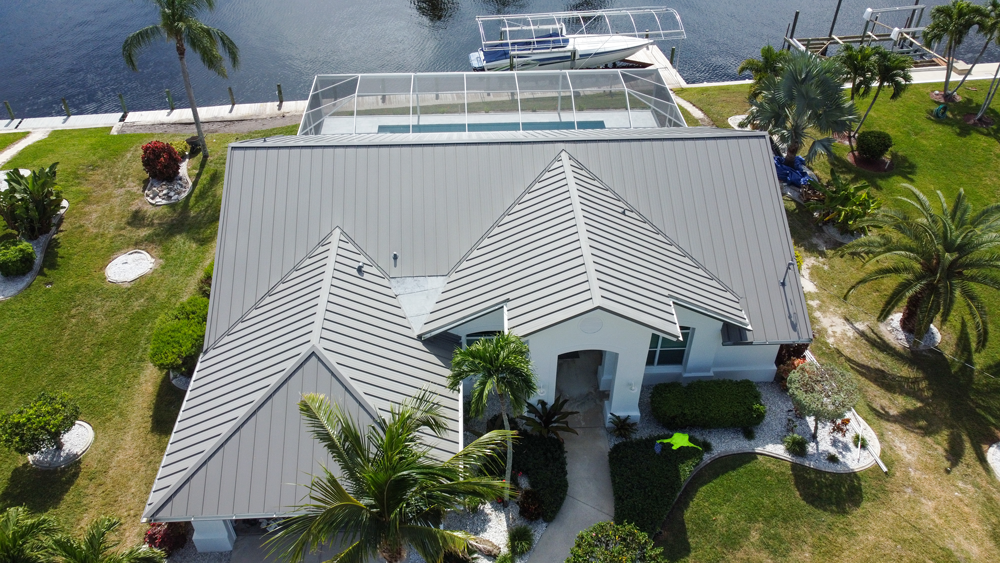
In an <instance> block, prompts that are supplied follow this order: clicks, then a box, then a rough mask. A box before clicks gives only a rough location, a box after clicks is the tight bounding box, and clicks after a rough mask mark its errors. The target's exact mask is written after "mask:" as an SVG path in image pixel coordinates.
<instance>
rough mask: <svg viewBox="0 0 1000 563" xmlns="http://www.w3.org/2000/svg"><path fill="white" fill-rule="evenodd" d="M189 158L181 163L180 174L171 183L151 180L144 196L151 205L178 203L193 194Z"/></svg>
mask: <svg viewBox="0 0 1000 563" xmlns="http://www.w3.org/2000/svg"><path fill="white" fill-rule="evenodd" d="M190 162H191V161H190V159H189V158H185V159H184V160H182V161H181V167H180V173H179V174H178V175H177V177H176V178H174V179H173V180H170V181H161V180H154V179H153V178H150V179H149V184H147V185H146V189H145V191H144V195H145V197H146V201H148V202H149V204H150V205H156V206H159V205H168V204H171V203H177V202H178V201H180V200H182V199H184V198H185V197H187V195H188V194H189V193H191V178H190V177H189V176H188V164H189V163H190Z"/></svg>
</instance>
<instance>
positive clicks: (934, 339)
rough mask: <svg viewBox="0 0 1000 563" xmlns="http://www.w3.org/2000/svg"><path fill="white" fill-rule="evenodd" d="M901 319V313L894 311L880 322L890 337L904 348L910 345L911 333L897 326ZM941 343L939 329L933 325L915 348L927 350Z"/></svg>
mask: <svg viewBox="0 0 1000 563" xmlns="http://www.w3.org/2000/svg"><path fill="white" fill-rule="evenodd" d="M902 319H903V313H896V314H894V315H892V316H891V317H889V318H888V319H886V321H885V322H884V323H882V328H884V329H885V331H886V332H887V333H888V334H889V336H891V337H892V339H893V340H894V341H895V342H896V344H899V345H900V346H902V347H904V348H909V347H910V342H911V341H912V340H913V335H912V334H910V333H909V332H906V331H904V330H903V328H902V327H900V326H899V321H901V320H902ZM940 343H941V331H940V330H938V328H937V327H936V326H934V325H931V328H930V330H928V331H927V334H925V335H924V339H923V341H922V342H921V343H920V344H919V345H918V346H917V350H928V349H930V348H933V347H935V346H937V345H938V344H940Z"/></svg>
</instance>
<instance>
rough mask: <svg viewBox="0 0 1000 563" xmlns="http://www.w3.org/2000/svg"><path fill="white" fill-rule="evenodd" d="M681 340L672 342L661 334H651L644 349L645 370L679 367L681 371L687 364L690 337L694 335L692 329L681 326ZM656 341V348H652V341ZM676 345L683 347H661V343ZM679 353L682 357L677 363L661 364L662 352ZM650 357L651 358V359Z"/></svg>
mask: <svg viewBox="0 0 1000 563" xmlns="http://www.w3.org/2000/svg"><path fill="white" fill-rule="evenodd" d="M680 329H681V338H682V340H672V339H670V338H667V337H665V336H663V335H662V334H657V333H655V332H654V333H651V334H650V337H649V346H648V347H647V348H646V364H645V369H663V368H667V369H669V368H672V367H680V368H681V369H683V368H684V366H685V365H686V364H687V359H688V351H689V350H690V349H691V336H692V335H693V334H694V329H693V328H691V327H688V326H682V327H680ZM654 338H656V339H657V343H656V347H655V348H654V347H653V339H654ZM664 342H667V343H677V344H683V346H668V347H663V343H664ZM677 351H681V352H682V355H681V358H680V361H679V362H668V363H663V362H662V360H661V356H660V354H662V353H663V352H667V353H676V352H677ZM651 355H652V357H651Z"/></svg>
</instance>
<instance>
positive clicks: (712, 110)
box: [674, 84, 750, 129]
mask: <svg viewBox="0 0 1000 563" xmlns="http://www.w3.org/2000/svg"><path fill="white" fill-rule="evenodd" d="M748 89H749V87H748V86H746V85H745V84H739V85H735V86H714V87H710V88H680V89H677V90H674V94H676V95H677V96H680V97H681V98H683V99H685V100H687V101H689V102H691V103H692V104H694V105H696V106H698V109H700V110H701V111H702V112H703V113H704V114H705V115H707V116H708V118H709V119H711V120H712V123H714V124H715V126H716V127H723V128H727V129H728V128H730V127H729V122H728V121H727V120H728V119H729V118H730V117H732V116H734V115H740V114H743V113H746V112H747V109H748V108H749V107H750V106H749V105H747V91H748ZM684 118H685V119H687V116H685V117H684ZM695 123H697V120H695Z"/></svg>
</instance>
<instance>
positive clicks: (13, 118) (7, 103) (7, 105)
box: [3, 100, 17, 121]
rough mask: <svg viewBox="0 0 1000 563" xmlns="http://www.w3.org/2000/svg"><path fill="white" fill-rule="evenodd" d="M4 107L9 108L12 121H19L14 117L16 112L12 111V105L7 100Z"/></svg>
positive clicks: (8, 111) (8, 113) (8, 112)
mask: <svg viewBox="0 0 1000 563" xmlns="http://www.w3.org/2000/svg"><path fill="white" fill-rule="evenodd" d="M3 105H4V106H6V107H7V115H9V116H10V120H11V121H14V120H15V119H17V118H16V117H14V110H12V109H10V103H9V102H8V101H7V100H4V101H3Z"/></svg>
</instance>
